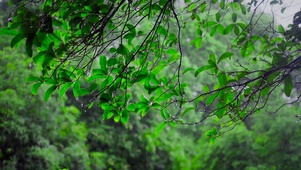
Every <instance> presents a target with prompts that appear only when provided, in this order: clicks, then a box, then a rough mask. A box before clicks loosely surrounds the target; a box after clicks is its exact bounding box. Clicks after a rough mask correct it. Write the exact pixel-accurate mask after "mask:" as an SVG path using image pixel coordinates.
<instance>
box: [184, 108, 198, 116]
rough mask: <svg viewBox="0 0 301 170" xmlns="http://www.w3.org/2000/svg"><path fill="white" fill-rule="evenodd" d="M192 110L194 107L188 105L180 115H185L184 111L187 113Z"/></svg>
mask: <svg viewBox="0 0 301 170" xmlns="http://www.w3.org/2000/svg"><path fill="white" fill-rule="evenodd" d="M192 110H195V107H189V108H187V109H185V111H184V112H183V113H182V115H181V116H182V117H184V116H185V115H186V113H188V112H190V111H192Z"/></svg>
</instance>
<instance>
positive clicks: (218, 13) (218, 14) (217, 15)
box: [215, 12, 221, 22]
mask: <svg viewBox="0 0 301 170" xmlns="http://www.w3.org/2000/svg"><path fill="white" fill-rule="evenodd" d="M220 18H221V13H220V12H217V13H216V14H215V20H216V22H219V21H220Z"/></svg>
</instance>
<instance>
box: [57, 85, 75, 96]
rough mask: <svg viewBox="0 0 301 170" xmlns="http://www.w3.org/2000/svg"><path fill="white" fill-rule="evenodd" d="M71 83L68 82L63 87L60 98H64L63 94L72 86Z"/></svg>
mask: <svg viewBox="0 0 301 170" xmlns="http://www.w3.org/2000/svg"><path fill="white" fill-rule="evenodd" d="M71 85H72V83H66V84H64V85H63V86H62V87H61V90H60V98H62V96H63V95H64V94H65V93H66V91H67V90H68V89H69V88H70V86H71Z"/></svg>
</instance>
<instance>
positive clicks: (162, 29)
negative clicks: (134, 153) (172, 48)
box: [157, 25, 168, 36]
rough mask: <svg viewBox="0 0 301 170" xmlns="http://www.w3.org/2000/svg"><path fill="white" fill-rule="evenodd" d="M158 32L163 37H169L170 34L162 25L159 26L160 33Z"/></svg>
mask: <svg viewBox="0 0 301 170" xmlns="http://www.w3.org/2000/svg"><path fill="white" fill-rule="evenodd" d="M157 32H158V33H159V34H161V35H164V36H167V34H168V32H167V30H166V29H165V28H164V27H162V26H161V25H159V26H158V31H157Z"/></svg>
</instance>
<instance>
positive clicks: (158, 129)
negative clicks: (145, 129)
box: [155, 122, 167, 137]
mask: <svg viewBox="0 0 301 170" xmlns="http://www.w3.org/2000/svg"><path fill="white" fill-rule="evenodd" d="M166 125H167V123H166V122H162V123H161V124H160V125H159V126H157V128H156V130H155V135H156V137H158V136H159V133H160V132H161V131H162V130H163V129H164V127H165V126H166Z"/></svg>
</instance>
